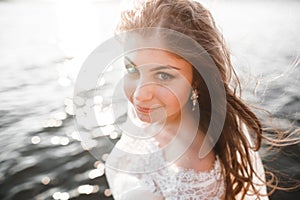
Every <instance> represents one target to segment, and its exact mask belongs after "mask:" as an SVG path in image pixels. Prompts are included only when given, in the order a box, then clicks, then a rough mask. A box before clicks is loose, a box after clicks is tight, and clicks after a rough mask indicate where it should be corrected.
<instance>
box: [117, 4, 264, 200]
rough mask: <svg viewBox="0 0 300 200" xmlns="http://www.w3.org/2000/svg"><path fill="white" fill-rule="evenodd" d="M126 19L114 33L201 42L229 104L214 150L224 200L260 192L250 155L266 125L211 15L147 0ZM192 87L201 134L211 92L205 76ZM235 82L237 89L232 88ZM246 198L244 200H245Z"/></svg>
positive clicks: (197, 77) (201, 9) (202, 10)
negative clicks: (176, 35) (168, 33)
mask: <svg viewBox="0 0 300 200" xmlns="http://www.w3.org/2000/svg"><path fill="white" fill-rule="evenodd" d="M121 17H122V20H121V23H120V24H119V26H118V27H117V30H116V32H123V31H129V30H133V29H141V28H149V27H159V28H167V29H172V30H175V31H178V32H180V33H183V34H185V35H187V36H189V37H191V38H192V39H194V40H195V41H197V42H198V43H199V44H200V45H201V46H202V47H203V48H204V49H205V50H206V51H207V52H208V54H209V55H210V57H211V58H212V59H213V61H214V63H215V65H216V66H217V67H218V70H219V72H220V74H221V78H222V82H223V84H224V87H225V92H226V99H227V103H226V104H227V108H226V109H227V112H226V118H225V124H224V127H223V131H222V133H221V136H220V138H219V140H218V142H217V143H216V145H215V147H214V151H215V153H216V154H217V155H218V156H219V158H220V159H221V161H222V169H223V173H224V177H225V179H226V180H225V181H226V196H225V199H227V200H232V199H235V198H236V195H237V194H239V193H242V196H243V197H244V196H245V195H246V193H247V191H248V190H249V189H251V190H252V191H254V193H255V195H256V196H257V198H258V199H259V197H260V194H259V191H256V189H255V185H254V183H253V177H254V176H256V172H255V170H254V168H253V164H252V163H253V160H251V156H250V154H251V153H250V151H252V150H255V151H257V150H258V149H259V148H260V146H261V140H262V138H263V135H262V132H263V130H262V125H261V122H260V121H259V119H258V117H257V116H256V115H255V114H254V112H253V111H252V110H251V109H250V107H249V106H248V105H247V104H246V103H244V102H243V100H242V99H241V98H240V82H239V79H238V77H237V76H236V73H235V71H234V69H233V66H232V63H231V59H230V53H229V50H228V48H227V47H226V44H225V41H224V39H223V36H222V34H221V33H220V32H219V31H218V29H217V27H216V24H215V22H214V19H213V17H212V15H211V13H210V12H209V11H208V10H207V9H205V8H204V7H203V6H202V5H201V4H200V3H198V2H196V1H190V0H144V1H140V2H137V5H136V6H135V7H134V8H131V9H129V10H125V11H123V12H122V16H121ZM193 76H194V78H193V79H194V83H195V86H196V87H197V89H198V90H199V91H201V95H200V97H199V98H198V102H199V109H200V111H201V115H204V117H201V118H200V122H199V129H200V130H201V131H203V132H204V133H205V132H206V130H207V128H208V125H209V119H210V118H211V112H212V111H211V102H210V97H209V91H208V88H207V86H206V84H205V82H204V81H203V79H202V77H201V75H200V74H199V73H198V72H197V71H196V70H194V74H193ZM232 83H235V86H232ZM242 124H244V125H245V127H246V129H247V131H249V132H250V133H251V137H252V139H253V141H254V143H255V145H254V146H251V145H250V143H249V140H248V139H247V137H246V136H245V133H244V131H245V129H243V128H242ZM243 197H242V198H243Z"/></svg>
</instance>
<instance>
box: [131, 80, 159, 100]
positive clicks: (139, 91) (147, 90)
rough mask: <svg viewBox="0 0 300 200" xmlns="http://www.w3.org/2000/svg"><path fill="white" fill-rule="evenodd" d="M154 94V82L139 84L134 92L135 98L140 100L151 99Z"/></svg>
mask: <svg viewBox="0 0 300 200" xmlns="http://www.w3.org/2000/svg"><path fill="white" fill-rule="evenodd" d="M153 96H154V85H153V84H142V85H138V86H137V87H136V89H135V91H134V93H133V99H134V100H136V101H139V102H145V101H150V100H152V99H153Z"/></svg>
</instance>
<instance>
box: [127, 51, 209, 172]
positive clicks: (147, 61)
mask: <svg viewBox="0 0 300 200" xmlns="http://www.w3.org/2000/svg"><path fill="white" fill-rule="evenodd" d="M124 63H125V68H126V71H127V73H126V75H125V77H124V91H125V94H126V96H127V98H128V100H129V101H130V102H131V103H132V105H133V107H134V109H135V112H136V115H137V117H138V118H139V119H140V120H141V121H143V122H146V123H149V124H155V123H158V124H163V129H162V130H161V131H160V133H159V134H157V135H156V136H155V139H156V141H158V143H159V146H160V147H161V148H162V147H164V146H165V145H167V144H168V143H169V142H170V141H171V140H172V138H174V136H175V135H176V133H177V130H178V129H179V125H180V124H181V122H182V119H185V121H186V122H187V123H183V124H184V125H185V126H186V128H184V129H183V130H189V129H188V127H189V126H190V124H189V123H196V122H195V120H194V119H193V117H192V115H191V109H190V107H189V106H187V105H188V102H189V101H190V94H191V90H192V87H191V85H192V79H193V70H192V66H191V64H190V63H188V62H187V61H185V60H184V59H182V58H180V57H178V56H176V55H175V54H172V53H170V52H167V51H164V50H158V49H144V50H138V51H136V52H133V53H131V54H129V55H127V56H126V57H125V59H124ZM187 132H188V131H187ZM203 138H204V134H203V133H201V132H200V131H199V130H198V133H197V135H196V138H195V139H194V141H193V143H192V144H191V146H190V147H189V148H188V149H187V151H186V152H185V153H184V154H183V155H182V156H181V158H180V159H178V160H177V161H176V162H175V164H176V165H177V166H180V167H183V168H188V169H195V170H197V171H207V170H209V169H211V168H212V167H213V163H214V160H215V155H214V153H213V152H210V153H209V154H208V155H207V156H206V157H205V158H203V159H201V160H200V159H199V157H198V152H199V149H200V147H201V145H202V141H203Z"/></svg>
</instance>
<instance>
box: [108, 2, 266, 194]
mask: <svg viewBox="0 0 300 200" xmlns="http://www.w3.org/2000/svg"><path fill="white" fill-rule="evenodd" d="M148 28H150V30H151V28H154V29H155V28H157V29H158V30H172V31H174V32H175V33H179V35H180V34H181V35H185V36H187V37H189V38H191V39H192V40H193V41H196V43H197V45H200V46H201V47H202V48H203V50H204V51H205V53H206V54H207V55H208V56H209V58H210V59H211V60H212V62H209V61H207V60H209V59H206V58H204V57H201V55H203V52H193V51H191V49H188V48H185V47H184V45H180V44H181V43H180V42H181V40H180V39H179V40H174V38H173V39H170V38H172V37H169V36H168V33H167V34H164V33H162V32H164V31H162V32H159V33H157V32H155V31H154V32H153V33H151V31H149V29H148ZM132 30H138V31H137V32H135V35H136V38H139V37H141V38H148V39H147V41H148V42H149V41H150V43H153V42H157V43H159V44H162V48H144V49H141V48H136V49H137V50H136V51H133V52H129V53H128V54H127V55H125V57H124V62H125V68H126V71H127V72H126V75H125V77H124V91H125V93H126V96H127V98H128V100H129V101H130V107H131V110H132V112H129V113H128V115H129V117H130V119H132V120H133V121H139V123H140V124H141V126H140V127H142V128H140V129H139V131H137V132H138V133H141V134H142V133H146V134H145V135H147V136H149V134H150V135H151V137H148V138H147V139H137V138H136V137H134V136H132V135H129V137H128V135H126V134H124V135H123V136H122V138H121V139H120V141H119V142H118V144H117V145H116V147H117V148H118V149H121V150H122V151H125V152H127V153H132V154H135V153H138V154H140V155H142V156H140V157H138V158H133V157H126V156H124V154H122V153H120V151H116V150H114V151H113V152H112V153H111V155H110V157H109V159H108V162H107V163H110V164H108V165H107V166H108V167H107V170H106V175H107V179H108V182H109V185H110V187H111V190H112V193H113V196H114V198H115V199H167V200H171V199H226V200H232V199H268V197H267V192H266V182H265V174H264V169H263V165H262V163H261V159H260V157H259V155H258V153H257V150H258V149H259V148H260V143H261V139H262V127H261V124H260V122H259V120H258V118H257V117H256V116H255V114H254V113H253V112H252V111H251V110H250V108H249V107H248V106H247V105H246V104H245V103H244V102H243V101H242V100H241V99H240V97H239V95H238V94H237V91H236V88H234V87H232V86H231V85H230V83H232V82H234V81H235V82H236V83H239V81H238V78H237V77H236V75H235V73H234V70H233V67H232V64H231V60H230V55H229V51H228V49H227V48H226V45H225V43H224V40H223V37H222V35H221V34H220V33H219V32H218V30H217V28H216V25H215V23H214V20H213V18H212V16H211V14H210V12H209V11H208V10H206V9H205V8H204V7H203V6H202V5H201V4H200V3H198V2H196V1H190V0H146V1H142V2H137V4H136V5H135V7H134V8H132V9H129V10H126V11H124V12H123V13H122V20H121V23H120V25H119V26H118V29H117V31H118V32H119V33H121V32H126V31H132ZM166 32H168V31H166ZM153 34H154V36H153ZM150 35H152V39H151V40H149V37H150ZM162 35H163V36H162ZM166 35H167V36H166ZM156 37H157V38H159V39H158V40H155V39H153V38H156ZM183 37H184V36H183ZM166 38H167V39H166ZM175 38H176V37H175ZM136 40H137V41H139V39H136ZM146 43H147V42H146ZM170 43H172V44H170ZM174 43H175V44H174ZM191 44H192V43H191ZM170 45H174V46H177V47H178V46H179V47H182V48H177V49H176V50H177V51H175V52H174V51H173V49H172V48H163V47H164V46H168V47H169V46H170ZM146 46H147V45H146ZM150 46H151V45H150ZM158 46H159V45H158ZM197 58H200V59H199V60H197ZM195 59H196V61H198V62H197V63H198V64H199V66H200V67H196V66H195V64H194V63H195ZM207 63H210V64H212V63H213V64H214V65H215V66H216V69H217V71H218V72H217V73H210V71H209V70H210V64H208V65H207ZM199 68H201V69H199ZM207 70H208V71H209V72H208V74H212V75H211V76H209V78H207V77H206V76H205V73H206V72H207ZM215 74H219V78H220V80H221V82H222V84H221V86H220V87H222V88H223V90H224V97H225V98H224V100H225V104H222V102H221V100H222V98H221V97H222V92H221V93H217V94H220V99H221V100H220V99H218V100H217V103H215V104H214V101H215V98H216V95H215V96H214V97H212V91H214V90H211V88H210V83H213V84H215V82H216V81H215V79H214V77H213V76H217V75H215ZM215 85H218V84H215ZM217 97H218V95H217ZM213 104H214V105H213ZM221 105H222V106H221ZM223 105H224V106H223ZM197 111H199V113H200V114H199V113H198V112H197ZM216 113H217V114H216ZM198 114H199V116H200V117H199V116H198ZM222 114H224V121H222V120H217V122H216V123H215V125H216V126H220V127H222V130H221V131H220V134H216V135H214V134H211V131H210V123H212V121H213V119H212V118H213V117H212V116H213V115H217V116H221V115H222ZM221 118H222V117H221ZM143 127H144V128H143ZM149 127H150V128H149ZM153 130H155V131H153ZM195 130H196V131H195ZM213 130H214V131H212V132H218V131H216V130H215V129H213ZM249 132H250V133H251V137H250V134H249ZM148 133H149V134H148ZM178 133H179V136H178V135H177V134H178ZM181 133H182V135H181ZM193 133H195V134H193ZM208 134H210V135H209V137H208V139H207V138H206V136H207V135H208ZM145 138H146V137H145ZM174 138H176V140H175V142H174ZM187 138H189V139H187ZM191 138H192V139H193V140H190V139H191ZM172 142H174V143H173V144H176V145H177V146H176V147H177V148H178V149H180V148H181V150H183V151H181V150H180V152H182V153H181V154H180V155H177V154H176V155H175V156H174V155H171V153H172V152H173V151H176V148H171V149H172V150H169V151H163V152H162V151H159V150H161V149H167V148H168V144H170V143H172ZM204 147H206V148H205V149H206V151H205V153H204V154H201V149H202V148H204ZM210 147H211V148H210ZM199 149H200V154H199ZM153 152H158V153H156V154H155V155H154V156H148V157H147V155H149V154H152V153H153ZM202 153H203V152H202ZM112 163H113V164H112ZM141 163H142V164H141ZM146 163H148V164H146ZM109 166H118V167H115V168H114V167H109ZM145 166H147V167H146V168H147V170H145ZM161 166H163V167H161ZM141 168H142V169H143V170H144V171H143V170H140V169H141ZM149 169H152V170H149Z"/></svg>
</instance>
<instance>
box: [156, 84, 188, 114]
mask: <svg viewBox="0 0 300 200" xmlns="http://www.w3.org/2000/svg"><path fill="white" fill-rule="evenodd" d="M189 95H190V87H180V86H178V87H174V88H163V89H160V90H158V91H157V96H159V97H160V99H161V101H162V102H163V103H164V104H165V105H166V106H167V108H169V109H180V108H182V107H184V105H186V103H187V101H188V99H189Z"/></svg>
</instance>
